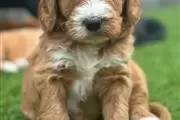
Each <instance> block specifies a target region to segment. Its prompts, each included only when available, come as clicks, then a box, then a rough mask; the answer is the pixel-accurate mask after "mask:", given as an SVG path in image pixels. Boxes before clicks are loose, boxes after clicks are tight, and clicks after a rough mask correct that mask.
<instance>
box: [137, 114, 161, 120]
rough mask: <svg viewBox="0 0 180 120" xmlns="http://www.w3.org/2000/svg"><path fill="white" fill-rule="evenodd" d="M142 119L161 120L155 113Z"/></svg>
mask: <svg viewBox="0 0 180 120" xmlns="http://www.w3.org/2000/svg"><path fill="white" fill-rule="evenodd" d="M140 120H160V119H159V118H157V117H156V116H154V115H151V116H147V117H143V118H141V119H140Z"/></svg>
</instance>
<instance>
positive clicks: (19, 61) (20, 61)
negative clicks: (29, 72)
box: [15, 58, 29, 68]
mask: <svg viewBox="0 0 180 120" xmlns="http://www.w3.org/2000/svg"><path fill="white" fill-rule="evenodd" d="M15 63H16V65H17V66H18V67H19V68H26V67H27V66H28V65H29V62H28V60H27V59H25V58H19V59H17V60H16V61H15Z"/></svg>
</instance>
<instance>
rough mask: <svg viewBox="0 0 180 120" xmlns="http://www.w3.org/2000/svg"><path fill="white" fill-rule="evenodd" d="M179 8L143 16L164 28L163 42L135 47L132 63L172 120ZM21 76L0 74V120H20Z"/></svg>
mask: <svg viewBox="0 0 180 120" xmlns="http://www.w3.org/2000/svg"><path fill="white" fill-rule="evenodd" d="M179 10H180V8H179V7H174V8H163V9H156V10H154V11H153V12H151V13H146V16H152V17H155V18H157V19H159V20H161V21H162V22H163V23H164V24H165V25H166V26H167V28H168V36H167V38H166V40H165V41H164V42H157V43H154V44H151V45H146V46H141V47H137V48H136V51H135V53H134V58H135V60H136V61H137V62H138V63H139V64H140V65H141V66H142V68H143V69H144V71H145V72H146V74H147V76H148V80H149V81H148V83H149V92H150V98H151V100H155V101H159V102H161V103H162V104H164V105H166V106H167V107H168V108H169V110H170V111H171V113H172V117H173V120H180V89H179V87H180V33H179V32H180V24H178V22H179V21H180V19H179V21H178V14H180V13H178V11H179ZM22 76H23V72H20V73H18V74H5V73H0V120H24V117H23V115H22V113H21V112H20V101H21V83H22Z"/></svg>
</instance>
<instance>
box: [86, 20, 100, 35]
mask: <svg viewBox="0 0 180 120" xmlns="http://www.w3.org/2000/svg"><path fill="white" fill-rule="evenodd" d="M83 24H84V25H85V26H86V28H87V29H88V30H89V31H91V32H95V31H98V30H99V29H100V28H101V19H100V18H88V19H85V20H84V21H83Z"/></svg>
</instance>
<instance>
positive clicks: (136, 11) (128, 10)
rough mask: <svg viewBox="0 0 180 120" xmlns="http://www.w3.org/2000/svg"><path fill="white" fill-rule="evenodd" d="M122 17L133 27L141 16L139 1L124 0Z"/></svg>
mask: <svg viewBox="0 0 180 120" xmlns="http://www.w3.org/2000/svg"><path fill="white" fill-rule="evenodd" d="M123 16H124V17H125V20H126V21H127V22H128V24H130V25H135V24H136V23H137V22H138V21H139V19H140V16H141V11H140V0H125V2H124V8H123Z"/></svg>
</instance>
